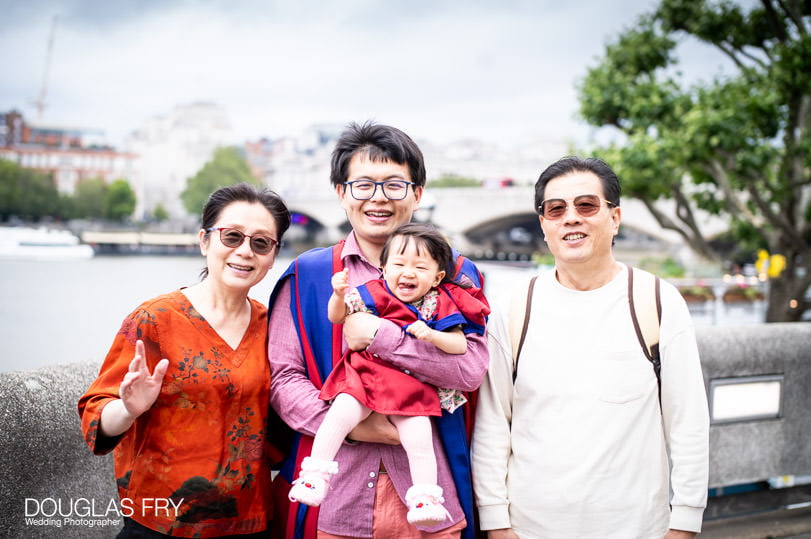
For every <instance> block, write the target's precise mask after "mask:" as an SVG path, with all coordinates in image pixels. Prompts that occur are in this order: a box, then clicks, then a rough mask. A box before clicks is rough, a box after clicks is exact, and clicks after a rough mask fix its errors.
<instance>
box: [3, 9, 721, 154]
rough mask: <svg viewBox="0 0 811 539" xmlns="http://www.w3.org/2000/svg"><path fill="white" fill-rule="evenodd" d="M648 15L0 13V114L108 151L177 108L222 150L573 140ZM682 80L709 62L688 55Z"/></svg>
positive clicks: (695, 52)
mask: <svg viewBox="0 0 811 539" xmlns="http://www.w3.org/2000/svg"><path fill="white" fill-rule="evenodd" d="M655 5H656V2H655V1H654V0H579V1H572V2H560V1H558V0H492V1H475V0H458V1H457V0H449V1H442V0H334V1H330V0H318V1H308V0H264V1H260V0H238V1H227V2H226V1H214V0H208V1H183V0H121V1H118V0H113V1H102V0H63V1H61V2H60V1H52V0H0V13H2V16H0V59H2V60H0V77H2V78H0V111H8V110H10V109H17V110H20V111H21V112H23V113H24V114H25V116H26V117H27V118H28V119H30V120H36V119H37V114H36V109H35V107H34V106H33V104H32V102H33V101H34V100H35V99H36V98H37V96H38V95H39V92H40V88H41V86H42V81H43V72H44V71H45V69H44V67H45V59H46V50H47V43H48V36H49V33H50V28H51V23H52V19H53V17H54V16H58V22H57V24H56V32H55V38H54V42H53V52H52V56H51V66H50V70H49V73H48V77H47V81H48V90H47V96H46V102H47V103H48V107H47V108H46V109H45V113H44V116H43V119H42V121H43V123H53V124H59V125H74V126H83V127H92V128H99V129H103V130H104V131H106V133H107V135H108V138H109V139H110V142H112V143H114V144H120V142H121V141H122V140H123V137H124V136H125V135H126V134H127V133H129V132H131V131H133V130H135V129H137V128H138V127H140V126H141V125H142V124H143V122H144V120H145V119H147V118H149V117H151V116H155V115H159V114H165V113H168V112H169V111H171V109H172V108H173V107H174V106H176V105H180V104H188V103H192V102H196V101H209V102H214V103H218V104H220V105H223V106H224V107H225V108H226V111H227V113H228V116H229V118H230V120H231V123H232V126H233V129H234V132H235V135H236V139H237V141H244V140H246V139H256V138H259V137H261V136H269V137H278V136H284V135H295V134H297V133H298V132H300V131H301V130H302V129H304V128H306V127H307V126H309V125H311V124H316V123H337V124H341V125H345V124H346V123H348V122H350V121H363V120H366V119H374V120H376V121H379V122H383V123H389V124H392V125H395V126H397V127H400V128H402V129H404V130H405V131H406V132H408V133H409V134H410V135H412V137H414V138H418V139H423V140H431V141H435V142H447V141H451V140H457V139H461V138H468V137H474V138H479V139H482V140H486V141H492V142H499V143H503V144H512V143H515V142H516V141H518V140H525V139H527V137H534V138H539V139H547V140H559V139H575V140H584V139H585V138H586V137H587V136H588V135H589V132H590V131H589V129H588V127H586V126H585V125H584V124H583V123H582V122H580V121H579V120H577V119H576V113H577V107H578V105H577V95H576V90H575V85H576V83H577V81H578V80H580V79H582V78H583V76H584V75H585V73H586V69H587V68H588V67H589V66H594V65H596V63H597V58H598V57H599V56H600V55H601V54H602V52H603V49H604V46H605V44H606V43H607V42H608V41H609V40H613V39H614V38H615V37H616V36H617V35H618V33H619V32H620V31H621V30H622V29H623V28H626V27H628V26H629V25H631V24H632V23H633V22H634V21H635V20H636V17H637V16H638V15H639V14H641V13H643V12H647V11H650V10H651V9H653V7H654V6H655ZM682 56H683V57H685V65H684V67H685V68H686V71H687V72H688V73H691V74H694V75H695V76H701V75H704V74H706V75H707V76H711V74H712V73H714V72H716V71H717V70H718V66H719V65H720V59H719V58H718V57H717V56H713V55H707V50H706V49H703V48H700V47H693V48H692V49H689V48H688V49H687V50H686V51H685V52H684V53H683V55H682Z"/></svg>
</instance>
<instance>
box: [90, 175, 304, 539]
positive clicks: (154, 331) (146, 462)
mask: <svg viewBox="0 0 811 539" xmlns="http://www.w3.org/2000/svg"><path fill="white" fill-rule="evenodd" d="M289 226H290V213H289V212H288V210H287V207H286V206H285V204H284V202H283V201H282V199H281V198H279V196H278V195H276V194H275V193H273V192H272V191H269V190H257V189H256V188H254V187H251V186H249V185H247V184H239V185H235V186H229V187H223V188H222V189H219V190H218V191H216V192H215V193H213V194H212V195H211V196H210V197H209V199H208V202H207V203H206V206H205V208H204V209H203V216H202V228H201V230H200V232H199V236H200V251H201V252H202V254H203V256H205V257H206V268H205V269H204V270H203V273H202V280H201V281H200V282H198V283H197V284H195V285H193V286H190V287H187V288H182V289H180V290H175V291H173V292H170V293H168V294H164V295H161V296H158V297H156V298H153V299H151V300H149V301H146V302H144V303H143V304H141V305H140V306H139V307H138V308H137V309H136V310H135V311H133V312H132V313H131V314H130V315H129V316H128V317H127V318H126V319H125V320H124V323H123V324H122V326H121V329H120V330H119V332H118V334H117V335H116V336H115V340H114V341H113V345H112V347H111V348H110V351H109V352H108V354H107V357H106V359H105V360H104V363H103V365H102V367H101V371H100V372H99V376H98V378H96V380H95V381H94V382H93V383H92V385H91V386H90V388H89V389H88V390H87V392H86V393H85V394H84V395H83V396H82V397H81V399H80V400H79V415H80V416H81V420H82V430H83V432H84V436H85V440H86V441H87V444H88V445H89V446H90V448H91V449H92V450H93V452H94V453H95V454H97V455H102V454H105V453H107V452H109V451H110V450H114V460H115V476H116V483H117V485H118V492H119V496H120V511H121V514H122V515H123V516H124V517H126V518H125V524H124V529H123V530H122V531H121V532H120V533H119V535H118V537H119V538H128V537H129V538H131V537H139V538H140V537H146V538H150V537H168V536H172V537H223V536H232V535H237V536H240V537H253V536H256V537H266V536H267V533H266V530H268V528H269V521H270V519H271V517H272V510H271V509H272V507H271V497H270V490H269V487H270V481H271V477H270V460H271V456H272V454H273V453H274V450H273V448H272V446H271V445H270V443H269V440H268V438H269V437H270V436H271V435H272V433H269V432H267V419H268V414H267V412H268V391H269V387H270V372H269V367H268V362H267V352H266V345H267V343H266V341H267V310H266V308H265V306H264V305H263V304H261V303H259V302H257V301H256V300H253V299H251V298H249V297H248V292H249V291H250V289H251V287H252V286H253V285H255V284H257V283H258V282H260V281H261V280H262V279H263V278H264V277H265V275H266V274H267V272H268V270H269V269H270V268H271V267H272V266H273V262H274V260H275V258H276V254H277V253H278V250H279V244H280V242H281V239H282V235H283V234H284V232H285V231H286V230H287V228H288V227H289Z"/></svg>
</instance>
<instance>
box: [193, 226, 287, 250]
mask: <svg viewBox="0 0 811 539" xmlns="http://www.w3.org/2000/svg"><path fill="white" fill-rule="evenodd" d="M215 230H219V231H220V241H221V242H222V244H223V245H225V246H226V247H230V248H232V249H236V248H237V247H239V246H240V245H242V242H243V241H245V238H248V239H250V242H249V243H250V246H251V250H252V251H253V252H254V253H256V254H258V255H266V254H268V253H269V252H271V251H272V250H273V249H274V248H275V247H276V246H277V245H279V242H278V241H277V240H274V239H273V238H271V237H270V236H263V235H261V234H253V235H248V234H245V233H244V232H242V231H241V230H237V229H236V228H228V227H213V228H207V229H206V231H207V232H214V231H215Z"/></svg>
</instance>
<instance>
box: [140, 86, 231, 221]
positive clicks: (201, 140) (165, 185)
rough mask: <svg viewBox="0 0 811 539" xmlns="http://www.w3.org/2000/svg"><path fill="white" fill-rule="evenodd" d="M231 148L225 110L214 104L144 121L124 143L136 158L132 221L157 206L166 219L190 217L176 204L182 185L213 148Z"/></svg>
mask: <svg viewBox="0 0 811 539" xmlns="http://www.w3.org/2000/svg"><path fill="white" fill-rule="evenodd" d="M234 144H235V140H234V133H233V130H232V128H231V122H230V120H229V118H228V115H227V113H226V110H225V107H223V106H221V105H217V104H215V103H206V102H199V103H192V104H189V105H178V106H176V107H175V108H174V109H172V110H171V111H170V112H169V113H168V114H163V115H157V116H153V117H151V118H148V119H147V120H146V121H145V122H144V124H143V125H142V126H141V127H140V128H138V129H136V130H135V131H133V132H132V133H131V134H130V135H129V136H128V137H127V138H126V140H125V142H124V147H125V148H126V149H127V151H129V152H132V153H134V154H137V155H138V156H139V157H140V159H139V160H138V162H137V168H136V170H135V175H134V176H135V177H134V182H131V183H130V185H131V186H132V188H133V190H134V191H135V194H136V197H137V199H138V203H137V206H136V210H135V218H136V219H137V220H141V219H143V220H148V219H149V217H150V216H151V215H152V214H153V212H154V211H155V209H156V208H157V207H158V206H162V207H163V208H164V209H165V210H166V211H167V213H168V214H169V217H170V219H173V220H185V219H189V218H190V216H189V215H188V213H187V212H186V209H185V208H184V207H183V203H182V202H181V200H180V193H182V192H183V190H184V189H186V181H187V180H188V179H189V178H190V177H192V176H194V175H195V174H197V172H198V171H199V170H200V169H201V168H202V167H203V165H205V164H206V162H208V161H209V160H210V159H211V157H212V156H213V155H214V150H216V149H217V148H219V147H223V146H233V145H234ZM195 218H196V217H195Z"/></svg>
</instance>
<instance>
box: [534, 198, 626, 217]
mask: <svg viewBox="0 0 811 539" xmlns="http://www.w3.org/2000/svg"><path fill="white" fill-rule="evenodd" d="M570 200H571V202H572V205H573V206H574V209H575V211H576V212H577V214H578V215H580V216H581V217H591V216H592V215H594V214H596V213H597V212H598V211H600V208H601V207H602V205H603V202H605V203H606V204H607V205H608V206H609V207H611V206H616V204H614V203H613V202H611V201H610V200H605V199H602V198H600V197H598V196H597V195H580V196H576V197H574V198H573V199H570ZM568 207H569V203H568V201H566V200H564V199H562V198H550V199H548V200H544V201H543V202H541V205H540V206H538V212H539V213H540V214H541V217H543V218H544V219H549V220H551V221H554V220H556V219H560V218H561V217H563V216H564V215H565V214H566V209H567V208H568Z"/></svg>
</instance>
